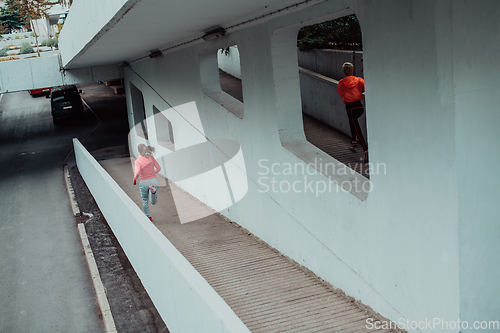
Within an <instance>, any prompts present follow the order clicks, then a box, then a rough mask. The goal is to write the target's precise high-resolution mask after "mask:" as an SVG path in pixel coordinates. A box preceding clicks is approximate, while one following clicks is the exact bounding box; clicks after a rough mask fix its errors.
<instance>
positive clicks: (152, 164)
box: [134, 155, 161, 181]
mask: <svg viewBox="0 0 500 333" xmlns="http://www.w3.org/2000/svg"><path fill="white" fill-rule="evenodd" d="M155 169H156V170H155ZM160 171H161V167H160V165H159V164H158V162H157V161H156V159H155V158H154V157H153V156H142V155H141V156H139V158H138V159H136V160H135V173H134V181H135V180H137V178H139V177H141V180H146V179H151V178H155V177H156V174H157V173H158V172H160Z"/></svg>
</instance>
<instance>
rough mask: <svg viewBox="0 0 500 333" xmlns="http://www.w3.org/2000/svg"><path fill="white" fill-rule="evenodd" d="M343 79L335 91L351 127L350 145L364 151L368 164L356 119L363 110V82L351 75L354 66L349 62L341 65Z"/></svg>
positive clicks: (366, 152) (365, 145) (365, 148)
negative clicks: (358, 146)
mask: <svg viewBox="0 0 500 333" xmlns="http://www.w3.org/2000/svg"><path fill="white" fill-rule="evenodd" d="M342 70H343V71H344V74H345V78H343V79H342V80H340V81H339V85H338V87H337V91H338V93H339V95H340V97H342V101H343V102H344V104H345V109H346V111H347V117H348V118H349V125H350V127H351V140H352V141H351V144H352V146H353V147H356V146H357V144H358V139H359V143H360V144H361V146H362V147H363V150H364V151H365V160H364V161H365V162H368V145H367V143H366V141H365V138H364V137H363V132H361V128H360V127H359V123H358V118H359V117H361V115H362V114H363V112H364V111H365V108H364V106H363V104H362V103H361V99H363V92H364V91H365V80H364V79H363V78H360V77H357V76H354V75H352V73H353V72H354V66H353V64H351V63H350V62H346V63H344V64H343V65H342Z"/></svg>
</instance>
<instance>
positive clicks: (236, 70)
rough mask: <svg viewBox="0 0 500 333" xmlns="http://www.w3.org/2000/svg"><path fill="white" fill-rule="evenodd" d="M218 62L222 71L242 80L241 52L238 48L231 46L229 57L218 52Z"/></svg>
mask: <svg viewBox="0 0 500 333" xmlns="http://www.w3.org/2000/svg"><path fill="white" fill-rule="evenodd" d="M217 61H218V63H219V68H220V69H222V70H223V71H224V72H226V73H228V74H231V75H232V76H234V77H237V78H238V79H241V65H240V51H239V50H238V46H230V47H229V54H228V55H226V54H222V53H221V52H220V51H218V52H217Z"/></svg>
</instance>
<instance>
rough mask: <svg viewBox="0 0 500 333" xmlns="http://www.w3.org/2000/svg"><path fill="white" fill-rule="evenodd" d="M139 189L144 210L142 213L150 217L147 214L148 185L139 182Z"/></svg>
mask: <svg viewBox="0 0 500 333" xmlns="http://www.w3.org/2000/svg"><path fill="white" fill-rule="evenodd" d="M139 189H140V190H141V198H142V209H143V210H144V214H146V216H147V217H151V215H150V214H149V185H148V184H145V183H144V182H141V183H140V184H139Z"/></svg>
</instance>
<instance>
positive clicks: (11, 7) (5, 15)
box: [0, 0, 26, 32]
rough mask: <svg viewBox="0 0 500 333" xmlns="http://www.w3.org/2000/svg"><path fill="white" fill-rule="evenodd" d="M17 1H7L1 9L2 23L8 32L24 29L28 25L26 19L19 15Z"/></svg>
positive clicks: (0, 18) (0, 19)
mask: <svg viewBox="0 0 500 333" xmlns="http://www.w3.org/2000/svg"><path fill="white" fill-rule="evenodd" d="M17 4H18V3H17V1H16V0H6V1H5V3H4V7H1V8H0V22H1V24H2V26H3V28H4V29H5V30H6V31H7V32H11V31H12V30H15V29H19V28H22V27H23V26H24V25H26V18H25V17H23V16H22V15H21V14H20V13H19V8H18V6H17Z"/></svg>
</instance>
